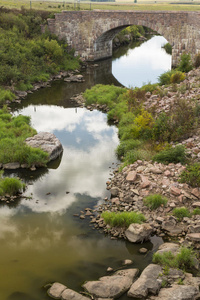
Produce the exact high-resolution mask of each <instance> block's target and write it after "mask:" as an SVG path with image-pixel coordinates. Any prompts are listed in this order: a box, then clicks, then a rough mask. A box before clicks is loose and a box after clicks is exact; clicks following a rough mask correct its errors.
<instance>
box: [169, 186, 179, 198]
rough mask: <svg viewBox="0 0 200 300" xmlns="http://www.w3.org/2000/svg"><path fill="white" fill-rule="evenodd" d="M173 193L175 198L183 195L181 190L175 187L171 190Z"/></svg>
mask: <svg viewBox="0 0 200 300" xmlns="http://www.w3.org/2000/svg"><path fill="white" fill-rule="evenodd" d="M170 191H171V193H172V194H173V195H174V196H179V195H180V194H181V190H179V189H178V188H177V187H175V186H172V187H171V189H170Z"/></svg>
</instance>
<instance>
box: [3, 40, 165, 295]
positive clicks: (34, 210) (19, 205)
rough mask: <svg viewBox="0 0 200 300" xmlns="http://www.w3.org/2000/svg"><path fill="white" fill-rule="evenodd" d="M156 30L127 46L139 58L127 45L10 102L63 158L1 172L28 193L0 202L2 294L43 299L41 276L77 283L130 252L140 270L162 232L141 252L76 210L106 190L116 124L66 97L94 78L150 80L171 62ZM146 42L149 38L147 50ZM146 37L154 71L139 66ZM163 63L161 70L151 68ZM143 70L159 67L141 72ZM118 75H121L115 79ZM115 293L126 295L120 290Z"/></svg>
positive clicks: (113, 158)
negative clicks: (53, 141)
mask: <svg viewBox="0 0 200 300" xmlns="http://www.w3.org/2000/svg"><path fill="white" fill-rule="evenodd" d="M155 38H156V41H154V37H153V38H152V39H150V40H149V41H147V42H145V43H143V44H142V45H141V46H140V47H136V48H133V46H131V48H133V49H131V50H132V51H136V52H135V55H136V57H137V59H133V57H135V56H134V54H132V52H130V53H129V54H128V53H127V49H125V50H124V51H126V54H125V55H123V57H122V58H113V64H112V61H111V60H110V61H109V60H107V61H105V62H102V63H98V64H99V66H98V67H95V68H93V67H91V68H88V69H87V70H86V72H85V73H84V78H85V82H83V83H66V82H64V81H55V82H53V83H52V86H51V87H50V88H45V89H41V90H39V91H37V92H34V93H33V94H29V95H28V96H27V98H26V99H25V100H23V101H22V103H21V104H20V105H18V106H17V107H15V108H14V111H13V113H15V114H24V115H29V116H31V120H32V125H33V127H34V128H36V130H37V131H48V132H53V133H54V134H55V135H56V136H57V137H58V138H59V139H60V141H61V143H62V145H63V148H64V152H63V156H62V158H61V159H60V160H56V161H54V162H52V163H50V164H49V166H48V168H42V169H37V170H36V171H32V172H31V171H28V170H18V171H15V172H11V171H7V172H6V175H9V176H13V175H17V176H19V177H20V178H22V179H23V180H24V181H25V182H26V183H27V189H26V191H25V195H26V196H27V197H28V198H27V199H24V198H22V199H19V200H18V201H17V202H16V203H15V204H8V205H5V204H1V206H0V241H1V247H0V265H1V268H0V278H1V283H0V299H2V300H4V299H5V300H44V299H49V297H48V296H47V295H46V289H45V288H44V286H45V284H47V283H50V282H54V281H58V282H61V283H63V284H65V285H67V286H68V287H69V288H72V289H74V290H76V291H80V290H81V284H82V283H83V282H84V281H85V280H95V279H98V278H99V277H100V276H103V275H105V274H106V269H107V267H112V268H114V269H117V268H120V267H121V266H122V261H123V260H124V259H132V260H133V262H134V263H133V267H138V268H139V269H140V270H142V269H143V268H144V267H145V266H146V265H147V264H148V263H149V262H150V261H151V258H152V254H153V252H154V251H155V249H156V248H157V246H158V244H159V243H160V242H161V240H160V239H158V238H155V237H153V238H152V240H151V242H148V243H145V244H144V245H143V246H144V247H146V248H148V249H149V252H148V254H147V255H146V256H145V258H144V256H143V255H141V254H139V249H140V248H141V245H133V244H131V243H129V242H127V241H124V240H111V239H110V237H109V236H106V235H104V234H102V233H100V232H98V231H96V230H94V229H93V227H92V226H91V225H90V218H89V217H88V218H86V219H85V220H80V219H79V218H78V217H75V216H74V214H80V211H82V210H84V209H85V208H86V207H90V208H93V207H94V206H96V205H97V206H98V204H99V203H102V201H103V199H104V198H105V197H109V195H110V194H109V192H108V191H107V190H106V181H107V180H108V179H109V178H111V177H112V172H113V170H114V169H115V168H116V167H117V166H118V164H119V161H118V160H117V158H116V156H115V149H116V147H117V145H118V143H119V140H118V135H117V128H116V127H115V126H112V125H108V124H107V121H106V114H103V113H101V112H99V111H97V110H94V111H89V110H87V109H85V108H77V107H74V105H73V104H72V103H71V101H70V97H72V96H73V95H74V94H78V93H80V92H83V91H84V90H85V89H86V88H90V87H91V86H93V85H94V84H96V83H104V84H108V83H113V84H117V85H120V84H124V85H126V86H130V85H133V86H135V85H139V86H140V85H142V83H143V82H149V81H152V82H154V81H155V76H159V74H160V73H162V72H164V71H166V70H168V69H169V68H170V64H168V65H167V63H166V65H165V63H164V62H163V64H161V63H159V64H158V57H159V58H160V60H161V61H163V60H168V61H169V57H168V56H167V55H166V57H165V58H164V56H163V53H164V50H163V49H161V47H160V46H161V45H163V44H164V42H163V38H162V37H155ZM158 39H160V43H158ZM149 42H150V44H153V45H154V46H153V50H150V46H148V45H149V44H148V43H149ZM145 44H146V46H147V54H148V53H153V52H155V51H158V52H156V53H157V55H156V54H155V59H156V61H153V62H152V61H151V65H152V68H153V71H150V70H149V65H148V66H147V69H145V68H144V66H143V62H144V60H145V61H146V55H147V54H145V53H144V49H143V47H144V45H145ZM155 44H156V45H157V50H156V47H155ZM129 51H130V50H128V52H129ZM138 51H139V52H138ZM159 51H161V52H162V55H160V54H158V53H160V52H159ZM138 53H139V54H141V57H142V60H141V62H142V66H141V68H140V67H138V68H139V69H143V71H144V73H143V74H145V75H141V74H140V76H139V73H138V70H139V69H137V72H136V71H135V70H136V69H134V68H135V67H134V65H132V64H131V63H132V60H135V62H136V63H138V60H139V56H140V55H139V54H138ZM116 55H117V56H119V55H118V54H116ZM124 57H126V58H128V57H131V63H130V62H129V63H128V62H125V61H124ZM144 57H145V59H144ZM149 59H150V60H151V59H152V57H151V56H150V58H149ZM119 60H122V62H121V63H120V62H119ZM127 64H129V65H131V72H132V73H130V70H129V71H127V69H126V70H124V69H123V68H124V66H125V65H127ZM161 65H162V71H159V72H160V73H159V74H158V73H156V72H157V71H156V72H154V71H155V70H156V69H157V66H158V67H159V68H160V67H161ZM117 68H118V71H117ZM112 69H113V74H114V75H115V77H114V76H113V75H112ZM122 70H123V71H122ZM122 74H123V76H122V77H121V75H122ZM131 74H132V75H131ZM134 74H135V75H134ZM147 74H158V75H152V77H151V76H150V77H145V76H146V75H147ZM124 77H126V78H127V79H126V82H124V81H123V80H122V79H121V78H124ZM138 77H140V83H138V82H139V81H137V80H138ZM128 79H130V80H129V81H128ZM136 79H137V80H136ZM120 299H123V300H125V299H128V298H127V297H126V295H125V296H123V297H121V298H120Z"/></svg>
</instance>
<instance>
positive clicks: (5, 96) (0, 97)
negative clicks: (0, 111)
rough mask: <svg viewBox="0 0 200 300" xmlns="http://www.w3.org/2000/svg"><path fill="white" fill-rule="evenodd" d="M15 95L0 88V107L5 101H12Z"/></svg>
mask: <svg viewBox="0 0 200 300" xmlns="http://www.w3.org/2000/svg"><path fill="white" fill-rule="evenodd" d="M13 99H15V95H14V94H13V93H12V92H11V91H10V90H5V89H3V88H0V106H3V105H4V104H5V103H6V101H7V100H9V101H12V100H13Z"/></svg>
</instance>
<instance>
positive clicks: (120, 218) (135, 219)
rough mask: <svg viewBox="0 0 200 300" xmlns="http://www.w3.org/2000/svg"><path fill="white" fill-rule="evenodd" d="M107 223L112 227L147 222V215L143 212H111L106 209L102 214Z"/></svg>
mask: <svg viewBox="0 0 200 300" xmlns="http://www.w3.org/2000/svg"><path fill="white" fill-rule="evenodd" d="M101 217H102V218H103V219H104V222H105V223H106V224H109V225H110V226H112V227H128V226H129V225H130V224H132V223H139V224H141V223H142V222H145V217H144V215H143V214H141V213H136V212H134V211H132V212H118V213H115V212H109V211H105V212H103V213H102V214H101Z"/></svg>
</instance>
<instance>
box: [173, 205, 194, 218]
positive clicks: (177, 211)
mask: <svg viewBox="0 0 200 300" xmlns="http://www.w3.org/2000/svg"><path fill="white" fill-rule="evenodd" d="M172 214H173V216H175V217H176V218H177V219H178V221H181V220H182V219H183V218H184V217H188V218H190V212H189V210H188V209H187V208H186V207H176V208H174V209H173V211H172Z"/></svg>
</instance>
